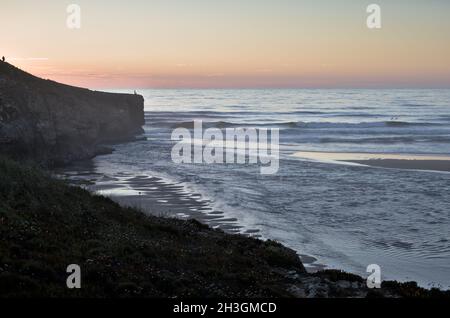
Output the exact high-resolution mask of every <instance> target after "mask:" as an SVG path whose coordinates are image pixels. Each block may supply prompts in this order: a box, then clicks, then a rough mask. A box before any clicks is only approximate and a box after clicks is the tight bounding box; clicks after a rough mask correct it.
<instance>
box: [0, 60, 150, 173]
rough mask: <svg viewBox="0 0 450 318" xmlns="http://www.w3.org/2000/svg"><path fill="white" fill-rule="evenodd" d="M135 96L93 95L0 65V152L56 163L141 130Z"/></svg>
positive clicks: (138, 98)
mask: <svg viewBox="0 0 450 318" xmlns="http://www.w3.org/2000/svg"><path fill="white" fill-rule="evenodd" d="M143 124H144V99H143V97H142V96H140V95H130V94H110V93H104V92H94V91H91V90H88V89H84V88H78V87H72V86H68V85H64V84H59V83H56V82H53V81H50V80H43V79H40V78H37V77H35V76H33V75H31V74H28V73H26V72H23V71H21V70H19V69H18V68H16V67H14V66H12V65H10V64H8V63H5V62H0V153H3V154H7V155H9V156H12V157H14V158H17V159H32V160H33V161H40V162H43V163H46V164H61V163H67V162H70V161H73V160H77V159H86V158H90V157H93V156H94V155H95V154H97V153H98V152H99V151H102V149H103V147H102V145H103V144H105V143H109V142H119V141H125V140H129V139H131V138H133V136H135V135H136V134H138V133H141V132H142V125H143Z"/></svg>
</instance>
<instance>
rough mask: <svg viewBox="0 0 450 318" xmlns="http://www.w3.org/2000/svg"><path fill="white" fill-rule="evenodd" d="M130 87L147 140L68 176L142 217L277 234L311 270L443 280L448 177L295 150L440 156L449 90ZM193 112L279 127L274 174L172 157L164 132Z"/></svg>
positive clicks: (226, 122) (448, 121)
mask: <svg viewBox="0 0 450 318" xmlns="http://www.w3.org/2000/svg"><path fill="white" fill-rule="evenodd" d="M112 91H114V92H130V93H132V92H133V90H112ZM137 92H138V93H139V94H142V95H143V96H144V97H145V126H144V130H145V137H146V140H140V141H137V142H132V143H125V144H120V145H117V146H115V151H114V152H113V153H112V154H108V155H103V156H98V157H96V158H95V159H93V160H92V161H91V162H90V163H89V164H85V165H84V166H82V165H80V164H78V165H74V166H73V167H71V168H69V169H66V173H67V175H68V176H69V177H71V178H72V179H74V180H75V179H78V180H81V179H82V180H84V181H86V180H88V181H89V186H88V188H90V189H92V190H93V191H98V192H99V193H102V194H105V195H111V196H112V197H114V198H116V199H118V200H119V201H120V198H121V197H122V198H127V197H128V198H134V199H135V200H123V201H122V202H128V203H130V205H133V204H134V205H136V206H137V207H141V208H142V209H143V210H144V211H145V212H147V213H153V214H163V215H165V216H169V217H179V218H189V217H196V218H200V219H202V220H204V221H205V222H207V223H209V224H210V225H212V226H215V227H219V228H222V229H224V230H226V231H229V232H234V233H244V234H246V235H253V236H257V237H260V238H262V239H272V240H276V241H279V242H281V243H283V244H284V245H286V246H288V247H290V248H292V249H294V250H296V251H297V252H298V253H299V254H301V255H302V259H303V261H304V262H305V264H306V265H307V267H308V268H309V269H310V270H314V269H320V268H322V266H326V267H327V268H338V269H342V270H346V271H350V272H353V273H356V274H360V275H363V276H367V275H368V274H367V273H366V268H367V266H368V265H369V264H378V265H379V266H380V267H381V271H382V272H381V273H382V278H383V279H387V280H389V279H396V280H401V281H406V280H414V281H417V282H418V283H419V284H420V285H422V286H425V287H432V286H437V287H441V288H449V287H450V235H449V234H450V196H449V191H450V173H448V172H445V171H441V172H438V171H420V170H406V169H388V168H380V167H371V166H364V165H356V164H347V163H343V162H336V161H326V160H313V159H305V158H299V157H298V156H294V154H296V153H297V152H299V151H305V152H339V153H355V152H356V153H383V154H405V155H438V156H440V155H447V156H448V155H449V154H450V90H296V89H292V90H291V89H279V90H276V89H274V90H169V89H167V90H137ZM195 120H202V121H203V124H204V127H205V128H209V127H217V128H221V129H224V128H227V127H256V128H279V130H280V162H279V171H278V173H276V174H273V175H261V174H260V170H259V167H258V166H257V165H255V164H248V165H242V164H175V163H173V161H172V160H171V149H172V147H173V146H174V144H175V142H174V141H172V140H171V133H172V131H173V130H174V129H175V128H177V127H186V128H191V127H192V126H193V122H194V121H195ZM145 180H147V181H145ZM144 181H145V182H144ZM146 195H148V196H146ZM176 195H179V198H180V200H178V201H177V202H174V200H173V196H176ZM136 198H139V199H138V201H136ZM146 200H147V201H146ZM191 201H195V202H196V203H197V204H191V203H192V202H191ZM132 202H134V203H132ZM139 202H141V203H142V202H143V203H142V204H141V203H139ZM183 204H184V205H183ZM161 211H163V212H161Z"/></svg>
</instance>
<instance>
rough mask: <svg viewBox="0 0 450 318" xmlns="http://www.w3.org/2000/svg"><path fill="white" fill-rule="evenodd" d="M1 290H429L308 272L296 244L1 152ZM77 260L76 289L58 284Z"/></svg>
mask: <svg viewBox="0 0 450 318" xmlns="http://www.w3.org/2000/svg"><path fill="white" fill-rule="evenodd" d="M0 176H1V178H0V297H8V296H13V297H14V296H39V297H43V296H44V297H45V296H51V297H61V296H63V297H171V296H177V297H183V296H198V297H214V296H216V297H217V296H225V297H235V296H242V297H258V296H259V297H261V296H268V297H299V296H302V297H311V296H325V297H327V296H328V297H333V296H339V297H341V296H358V297H365V296H368V295H369V296H370V295H372V296H373V295H384V296H424V297H428V296H432V295H441V296H442V295H444V294H442V293H440V292H437V291H426V290H423V289H421V288H417V287H416V286H415V285H414V284H397V283H387V284H385V285H384V287H383V288H382V289H381V290H380V291H378V292H373V291H372V292H370V291H368V290H367V289H366V288H365V287H364V286H365V283H364V281H363V279H362V278H360V277H358V276H354V275H351V274H346V273H342V272H337V271H325V272H321V273H318V274H315V275H311V274H307V273H306V272H305V270H304V268H303V265H302V264H301V262H300V260H299V258H298V257H297V255H296V253H295V252H294V251H292V250H290V249H288V248H285V247H283V246H282V245H280V244H278V243H275V242H271V241H268V242H263V241H260V240H256V239H251V238H247V237H243V236H238V235H228V234H225V233H223V232H220V231H216V230H212V229H210V228H208V227H206V226H204V225H201V224H200V223H198V222H196V221H180V220H174V219H165V218H156V217H148V216H145V215H144V214H143V213H140V212H138V211H135V210H133V209H126V208H122V207H120V206H118V205H117V204H115V203H114V202H112V201H111V200H109V199H106V198H104V197H100V196H95V195H92V194H90V193H89V192H87V191H85V190H82V189H81V188H77V187H71V186H68V185H66V184H65V183H64V182H63V181H59V180H54V179H52V178H50V177H48V176H47V175H45V174H44V173H42V172H39V171H38V170H36V169H33V168H29V167H24V166H23V165H18V164H16V163H14V162H11V161H9V160H4V159H1V158H0ZM69 264H78V265H80V266H81V270H82V288H81V289H79V290H69V289H67V288H66V278H67V275H68V274H66V268H67V266H68V265H69Z"/></svg>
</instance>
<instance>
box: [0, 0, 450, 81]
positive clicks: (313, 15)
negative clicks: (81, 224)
mask: <svg viewBox="0 0 450 318" xmlns="http://www.w3.org/2000/svg"><path fill="white" fill-rule="evenodd" d="M71 3H76V4H78V5H80V7H81V10H82V12H81V29H80V30H71V29H69V28H67V26H66V19H67V17H68V13H67V12H66V8H67V6H68V5H69V4H71ZM371 3H377V4H379V5H380V6H381V9H382V23H383V24H382V29H380V30H371V29H368V28H367V26H366V18H367V16H368V14H367V13H366V7H367V6H368V5H369V4H371ZM0 29H1V36H0V56H1V55H5V56H6V57H7V59H8V61H9V62H11V63H12V64H15V65H17V66H19V67H21V68H23V69H24V70H26V71H28V72H31V73H33V74H35V75H38V76H41V77H44V78H50V79H54V80H57V81H61V82H64V83H68V84H73V85H78V86H84V87H90V88H152V87H155V88H172V87H174V88H179V87H184V88H203V87H205V88H231V87H232V88H241V87H242V88H247V87H248V88H259V87H274V88H275V87H299V88H303V87H305V88H310V87H314V88H315V87H317V88H340V87H349V88H352V87H388V88H389V87H393V88H394V87H424V88H425V87H445V88H450V1H448V0H395V1H392V0H371V1H364V0H339V1H336V0H311V1H309V0H226V1H225V0H223V1H217V0H145V1H144V0H129V1H119V0H108V1H107V0H89V1H88V0H71V1H63V0H40V1H36V0H0Z"/></svg>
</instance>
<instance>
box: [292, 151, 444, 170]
mask: <svg viewBox="0 0 450 318" xmlns="http://www.w3.org/2000/svg"><path fill="white" fill-rule="evenodd" d="M293 156H295V157H297V158H301V159H308V160H316V161H320V162H334V163H354V164H359V165H366V166H373V167H383V168H393V169H408V170H427V171H445V172H450V156H449V155H419V154H383V153H378V154H377V153H347V152H342V153H339V152H312V151H309V152H307V151H305V152H303V151H302V152H297V153H295V154H294V155H293Z"/></svg>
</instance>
